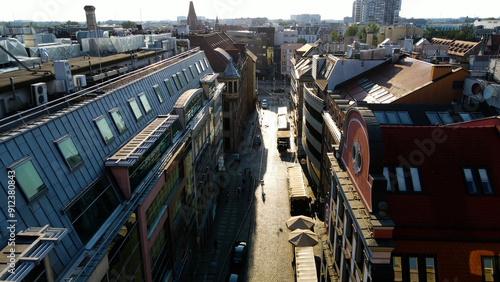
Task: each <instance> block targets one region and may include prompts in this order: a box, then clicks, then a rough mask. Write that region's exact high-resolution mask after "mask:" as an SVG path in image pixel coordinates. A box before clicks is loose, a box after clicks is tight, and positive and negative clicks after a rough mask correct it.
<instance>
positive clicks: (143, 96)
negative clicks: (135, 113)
mask: <svg viewBox="0 0 500 282" xmlns="http://www.w3.org/2000/svg"><path fill="white" fill-rule="evenodd" d="M138 96H139V99H140V100H141V103H142V106H143V107H144V111H145V112H146V114H149V113H150V112H151V105H150V104H149V101H148V97H147V96H146V94H145V93H144V92H142V93H141V94H139V95H138Z"/></svg>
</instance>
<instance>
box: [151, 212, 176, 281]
mask: <svg viewBox="0 0 500 282" xmlns="http://www.w3.org/2000/svg"><path fill="white" fill-rule="evenodd" d="M167 222H168V221H166V222H165V225H164V226H163V228H162V230H161V231H160V233H159V234H158V237H156V239H155V241H154V243H153V246H151V253H150V260H151V272H152V276H153V281H168V277H169V276H170V275H171V274H172V266H171V264H172V263H171V261H170V257H171V254H170V253H171V250H170V248H169V242H168V241H169V231H168V224H167Z"/></svg>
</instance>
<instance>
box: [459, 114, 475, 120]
mask: <svg viewBox="0 0 500 282" xmlns="http://www.w3.org/2000/svg"><path fill="white" fill-rule="evenodd" d="M458 114H459V115H460V117H461V118H462V120H463V121H471V120H472V117H471V115H470V114H469V113H458Z"/></svg>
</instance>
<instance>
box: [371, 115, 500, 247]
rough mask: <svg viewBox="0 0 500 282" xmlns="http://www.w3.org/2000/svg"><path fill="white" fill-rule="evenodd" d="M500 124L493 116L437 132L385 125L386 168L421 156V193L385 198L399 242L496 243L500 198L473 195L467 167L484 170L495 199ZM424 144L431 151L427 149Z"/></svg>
mask: <svg viewBox="0 0 500 282" xmlns="http://www.w3.org/2000/svg"><path fill="white" fill-rule="evenodd" d="M499 121H500V119H499V118H498V117H492V118H488V119H484V120H480V121H472V122H466V123H461V124H460V125H450V126H439V127H436V126H419V127H402V126H394V127H390V126H381V131H382V135H383V140H384V142H383V143H384V166H388V165H400V164H401V163H402V160H407V161H409V162H413V163H415V162H414V160H415V159H413V161H412V158H414V157H415V155H416V154H418V152H419V153H421V154H419V156H421V158H420V157H419V158H420V159H419V161H418V168H419V174H420V182H421V187H422V190H423V193H421V194H411V193H410V194H408V193H401V194H396V193H394V194H393V193H389V194H388V195H387V203H388V206H389V211H390V212H389V214H390V216H391V218H392V220H393V221H394V223H395V225H396V228H395V230H394V238H395V239H396V238H401V237H409V236H411V237H413V238H415V237H421V238H422V237H423V238H425V237H431V238H436V237H439V238H448V239H450V240H452V239H466V240H473V239H477V238H488V239H495V238H498V234H499V232H500V217H498V216H497V213H498V212H497V209H498V206H499V205H500V198H499V197H498V196H496V197H480V196H479V197H478V196H476V195H469V194H468V193H467V192H466V191H467V189H466V183H465V179H464V173H463V168H464V167H482V168H486V170H487V172H488V177H489V180H490V183H491V186H492V188H493V190H494V194H495V195H498V193H499V192H500V174H498V173H496V172H497V171H500V159H499V158H498V148H500V134H499V133H500V132H499V125H500V122H499ZM438 135H439V138H437V139H436V138H435V140H434V141H432V140H433V139H431V138H434V137H436V136H438ZM432 136H434V137H432ZM423 140H427V141H423ZM422 142H423V143H425V146H427V147H425V149H423V147H422V144H423V143H422ZM429 142H431V143H429ZM423 150H425V152H424V151H423ZM415 152H417V153H415ZM414 165H415V164H414Z"/></svg>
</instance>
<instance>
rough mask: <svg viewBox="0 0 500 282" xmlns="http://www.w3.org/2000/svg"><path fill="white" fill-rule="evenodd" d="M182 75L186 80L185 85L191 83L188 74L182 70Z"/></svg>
mask: <svg viewBox="0 0 500 282" xmlns="http://www.w3.org/2000/svg"><path fill="white" fill-rule="evenodd" d="M182 73H183V74H184V78H185V79H186V81H187V83H189V82H190V81H191V78H189V74H188V72H187V70H186V69H182Z"/></svg>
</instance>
